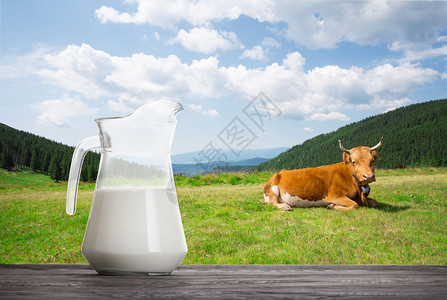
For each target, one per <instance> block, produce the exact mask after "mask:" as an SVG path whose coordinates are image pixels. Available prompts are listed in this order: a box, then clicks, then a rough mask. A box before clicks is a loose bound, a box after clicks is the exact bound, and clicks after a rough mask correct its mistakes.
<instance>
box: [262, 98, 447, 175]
mask: <svg viewBox="0 0 447 300" xmlns="http://www.w3.org/2000/svg"><path fill="white" fill-rule="evenodd" d="M382 136H383V145H382V147H381V148H380V149H379V150H378V154H379V157H380V160H379V161H378V163H377V165H376V166H377V167H378V168H382V169H393V168H408V167H429V166H432V167H446V166H447V99H443V100H434V101H429V102H424V103H418V104H413V105H410V106H406V107H401V108H398V109H396V110H393V111H390V112H387V113H384V114H381V115H378V116H373V117H369V118H367V119H365V120H362V121H359V122H356V123H352V124H349V125H346V126H344V127H341V128H339V129H338V130H336V131H334V132H331V133H328V134H322V135H319V136H316V137H314V138H312V139H310V140H307V141H305V142H304V143H303V144H301V145H297V146H294V147H292V148H291V149H289V150H287V151H285V152H283V153H281V154H280V155H278V156H277V157H275V158H273V159H271V160H269V161H267V162H265V163H262V164H260V165H259V166H257V167H256V168H254V171H266V170H269V171H273V170H275V171H279V170H281V169H298V168H306V167H316V166H320V165H327V164H333V163H337V162H341V161H342V152H341V151H340V149H339V146H338V140H339V139H340V140H341V141H342V143H343V146H344V147H345V148H348V149H350V148H354V147H357V146H368V147H372V146H374V145H376V144H377V143H378V142H379V141H380V138H381V137H382Z"/></svg>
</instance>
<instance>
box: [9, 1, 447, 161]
mask: <svg viewBox="0 0 447 300" xmlns="http://www.w3.org/2000/svg"><path fill="white" fill-rule="evenodd" d="M446 15H447V2H444V1H433V2H428V1H347V2H345V1H288V0H284V1H241V0H238V1H231V0H229V1H186V0H178V1H155V0H154V1H143V0H127V1H118V0H115V1H96V0H88V1H87V0H81V1H65V0H58V1H49V0H41V1H32V0H2V1H1V53H0V55H1V56H0V59H1V60H0V67H1V69H0V71H1V73H0V89H1V90H0V92H1V94H0V122H2V123H5V124H7V125H9V126H12V127H15V128H18V129H21V130H25V131H28V132H32V133H34V134H38V135H40V136H44V137H47V138H50V139H52V140H56V141H59V142H63V143H65V144H69V145H76V144H77V142H78V141H80V140H81V139H82V138H84V137H87V136H91V135H95V134H97V128H96V124H95V122H94V121H93V120H94V119H95V118H98V117H110V116H124V115H127V114H129V113H130V112H132V111H133V110H134V109H136V108H137V107H138V106H140V105H142V104H143V103H145V102H146V101H149V100H152V99H157V98H170V99H173V100H176V101H178V102H180V103H182V105H183V106H184V108H185V109H184V111H182V112H181V113H179V115H178V120H179V123H178V127H177V130H176V136H175V139H174V143H173V149H172V150H173V153H176V154H177V153H184V152H189V151H200V150H203V149H206V147H207V146H208V147H209V145H212V146H213V147H215V148H234V149H237V152H238V151H239V150H241V149H243V148H246V149H259V148H273V147H284V146H285V147H291V146H294V145H296V144H300V143H302V142H303V141H305V140H307V139H309V138H312V137H313V136H316V135H318V134H321V133H327V132H331V131H334V130H336V129H337V128H339V127H341V126H343V125H345V124H348V123H352V122H355V121H359V120H361V119H364V118H366V117H368V116H372V115H376V114H380V113H383V112H385V111H388V110H392V109H395V108H397V107H401V106H404V105H409V104H412V103H418V102H424V101H429V100H434V99H440V98H446V97H447V68H446V66H447V64H446V62H447V60H446V59H447V22H446V21H445V16H446ZM260 93H261V94H260ZM259 95H260V97H258V98H256V97H257V96H259ZM254 113H257V115H255V114H254ZM250 116H251V117H250ZM256 118H257V120H258V121H261V122H262V124H261V126H260V123H259V122H258V123H257V122H256ZM231 129H233V130H234V132H233V133H241V134H242V135H241V136H238V137H237V138H236V139H235V136H234V135H233V136H232V137H233V139H232V140H231V141H230V140H225V136H226V137H227V138H228V136H229V135H228V134H229V130H231ZM244 134H245V136H244ZM385 138H386V137H385ZM237 141H238V142H237ZM376 142H377V141H371V144H375V143H376Z"/></svg>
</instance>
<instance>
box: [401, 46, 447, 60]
mask: <svg viewBox="0 0 447 300" xmlns="http://www.w3.org/2000/svg"><path fill="white" fill-rule="evenodd" d="M438 56H447V45H446V46H443V47H439V48H431V49H425V50H421V51H416V50H408V51H407V52H406V53H405V57H404V58H403V59H402V61H420V60H424V59H429V58H433V57H438Z"/></svg>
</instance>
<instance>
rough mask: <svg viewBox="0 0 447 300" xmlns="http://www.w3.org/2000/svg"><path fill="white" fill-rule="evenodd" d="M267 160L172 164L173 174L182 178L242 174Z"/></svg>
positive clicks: (257, 158)
mask: <svg viewBox="0 0 447 300" xmlns="http://www.w3.org/2000/svg"><path fill="white" fill-rule="evenodd" d="M267 160H268V159H266V158H262V157H256V158H251V159H245V160H238V161H232V162H227V161H214V162H209V163H202V164H200V163H196V164H174V163H173V164H172V169H173V172H174V174H182V175H184V176H195V175H198V174H204V173H222V172H242V171H246V170H249V169H252V168H253V167H254V166H257V165H259V164H260V163H263V162H266V161H267Z"/></svg>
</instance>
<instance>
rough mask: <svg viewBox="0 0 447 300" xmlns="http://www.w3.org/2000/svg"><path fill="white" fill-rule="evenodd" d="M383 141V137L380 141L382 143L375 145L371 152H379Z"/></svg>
mask: <svg viewBox="0 0 447 300" xmlns="http://www.w3.org/2000/svg"><path fill="white" fill-rule="evenodd" d="M382 141H383V136H382V138H381V139H380V142H379V143H378V144H377V145H375V146H374V147H372V148H371V151H374V150H377V149H378V148H380V146H382Z"/></svg>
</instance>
